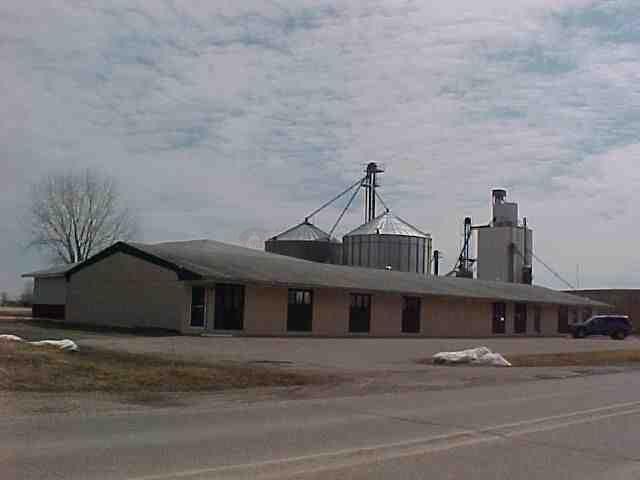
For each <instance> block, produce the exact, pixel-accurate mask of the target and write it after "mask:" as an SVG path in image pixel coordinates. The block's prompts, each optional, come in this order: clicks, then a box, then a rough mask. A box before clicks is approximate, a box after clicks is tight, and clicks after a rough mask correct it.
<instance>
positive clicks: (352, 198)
mask: <svg viewBox="0 0 640 480" xmlns="http://www.w3.org/2000/svg"><path fill="white" fill-rule="evenodd" d="M365 178H366V177H365ZM363 183H364V178H362V179H360V181H359V185H360V186H362V184H363ZM353 187H355V185H352V186H351V188H353ZM347 191H348V190H347ZM359 192H360V188H356V189H355V191H354V192H353V195H351V198H350V199H349V202H348V203H347V204H346V205H345V207H344V208H343V209H342V212H341V213H340V216H339V217H338V220H336V223H334V224H333V227H331V231H330V232H329V238H331V236H332V235H333V232H334V231H335V229H336V227H337V226H338V224H339V223H340V220H342V217H344V214H345V213H347V210H349V207H350V206H351V204H352V203H353V201H354V200H355V198H356V196H357V195H358V193H359Z"/></svg>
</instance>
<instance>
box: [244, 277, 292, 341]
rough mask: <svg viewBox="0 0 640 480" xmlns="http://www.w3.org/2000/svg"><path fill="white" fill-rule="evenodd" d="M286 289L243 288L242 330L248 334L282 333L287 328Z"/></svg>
mask: <svg viewBox="0 0 640 480" xmlns="http://www.w3.org/2000/svg"><path fill="white" fill-rule="evenodd" d="M288 291H289V290H288V289H287V288H283V287H257V286H251V285H249V286H247V287H246V288H245V308H244V331H245V333H247V334H248V335H283V334H285V333H286V330H287V307H288V299H287V296H288Z"/></svg>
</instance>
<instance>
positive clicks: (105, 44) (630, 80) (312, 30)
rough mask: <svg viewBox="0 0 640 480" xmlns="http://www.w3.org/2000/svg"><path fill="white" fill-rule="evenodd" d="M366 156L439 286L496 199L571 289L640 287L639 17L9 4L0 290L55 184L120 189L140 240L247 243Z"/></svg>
mask: <svg viewBox="0 0 640 480" xmlns="http://www.w3.org/2000/svg"><path fill="white" fill-rule="evenodd" d="M371 161H375V162H379V163H381V164H382V165H384V167H385V170H386V171H385V173H384V174H383V175H382V178H381V184H382V185H381V189H380V193H381V194H382V195H383V197H384V198H385V199H386V202H387V203H388V204H389V206H390V207H391V208H392V210H393V211H394V212H395V213H397V214H398V215H400V216H401V217H403V218H405V219H406V220H408V221H409V222H410V223H412V224H414V225H416V226H418V227H420V228H421V229H422V230H425V231H428V232H430V233H431V234H432V236H433V239H434V248H437V249H440V250H441V251H442V252H443V255H444V260H443V265H442V267H441V268H442V269H443V270H446V269H447V268H448V267H450V266H451V265H452V263H453V262H454V261H455V259H456V257H457V254H458V251H459V248H460V243H461V233H462V232H461V231H462V222H463V219H464V217H465V216H467V215H469V216H471V217H472V218H473V219H474V223H486V222H487V221H488V219H489V218H490V215H491V214H490V191H491V189H492V188H494V187H504V188H506V189H508V191H509V197H510V199H511V200H513V201H517V202H518V203H519V206H520V213H521V215H524V216H526V217H527V218H528V223H529V226H531V227H532V228H533V230H534V249H535V253H536V254H537V255H538V256H539V257H540V258H541V259H543V261H544V262H545V263H547V264H549V265H550V266H552V267H553V269H555V270H556V271H557V272H559V273H560V274H561V275H562V276H563V277H564V278H566V279H567V280H568V281H569V282H570V283H572V284H574V285H577V284H579V286H580V287H583V288H587V287H592V288H600V287H637V286H639V284H640V257H639V256H638V254H637V246H636V242H637V240H636V238H637V237H638V235H640V226H638V224H637V222H636V216H637V215H638V210H637V208H638V207H637V206H636V207H635V208H636V215H634V207H633V205H634V204H636V205H638V204H640V203H639V201H640V165H639V164H638V162H639V161H640V2H638V1H637V0H598V1H593V0H483V1H481V2H478V1H477V0H448V1H447V2H440V1H438V2H435V1H425V0H415V1H414V0H408V1H407V0H403V1H400V0H360V1H357V2H356V1H350V0H344V1H340V2H338V1H332V0H313V1H312V0H291V1H288V0H286V1H285V0H282V1H265V0H257V1H253V0H240V1H223V0H218V1H215V2H206V1H188V0H180V1H169V0H165V1H160V0H153V1H139V0H138V1H137V0H122V1H109V0H103V1H100V2H92V1H84V0H72V1H68V0H67V1H65V0H55V1H47V0H20V1H16V0H4V1H3V2H2V3H1V4H0V290H7V291H9V292H19V291H20V290H21V289H22V285H23V279H21V278H20V274H21V273H23V272H26V271H30V270H34V269H37V268H40V267H44V266H46V265H48V263H49V260H48V258H47V257H46V256H45V255H43V254H42V253H40V252H38V251H34V250H29V249H28V248H26V245H27V244H28V236H27V234H26V231H25V228H24V223H25V222H24V218H25V212H26V210H27V208H28V201H29V188H30V185H31V184H32V183H33V182H36V181H37V180H38V179H40V178H42V177H43V176H45V175H47V174H48V173H50V172H54V171H61V170H69V169H72V170H80V169H83V168H85V167H90V168H94V169H99V170H101V171H102V172H104V173H105V174H107V175H111V176H114V177H116V178H117V180H118V182H119V185H120V191H121V195H122V199H123V202H126V204H127V205H129V206H130V208H131V209H132V210H133V211H134V212H135V215H136V217H137V218H138V220H139V222H140V237H139V238H138V240H140V241H147V242H157V241H165V240H180V239H193V238H211V239H215V240H221V241H226V242H232V243H239V244H244V245H251V246H259V245H260V243H261V242H262V241H263V240H264V239H266V238H267V237H269V236H271V235H274V234H277V233H279V232H280V231H282V230H285V229H286V228H287V227H289V226H291V225H293V224H296V223H298V222H300V221H301V220H302V219H303V218H304V216H305V215H306V214H308V213H309V212H310V211H312V210H313V209H314V208H315V207H317V206H319V205H320V204H322V203H323V202H324V201H325V200H327V199H329V198H330V197H332V196H333V195H335V194H337V193H339V192H340V191H341V190H342V189H343V188H344V187H346V186H347V185H348V184H350V183H352V182H353V181H355V180H356V179H357V178H359V177H360V176H361V174H362V171H363V169H364V166H365V165H366V163H368V162H371ZM342 206H343V204H337V205H335V206H334V207H332V208H329V209H327V210H325V211H323V213H322V214H320V215H318V216H317V217H315V218H314V219H313V220H314V223H316V224H317V225H319V226H320V227H322V228H324V229H326V230H328V229H330V227H331V225H332V224H333V222H334V221H335V219H336V218H337V216H338V214H339V211H340V209H341V207H342ZM360 207H361V205H360V204H358V208H353V209H352V210H351V211H350V212H349V213H348V214H347V215H346V216H345V218H344V220H343V222H342V223H341V225H340V227H339V228H338V230H337V231H336V232H337V233H338V234H343V233H345V232H346V231H348V230H350V229H352V228H355V227H356V226H358V224H359V223H361V220H362V211H361V208H360ZM534 281H535V282H536V283H538V284H541V285H546V286H549V287H552V288H564V287H565V286H564V284H563V283H561V282H560V281H559V280H557V279H556V278H555V277H554V276H553V275H552V274H551V273H549V272H548V271H546V270H545V269H544V268H543V267H542V266H541V265H540V264H535V263H534Z"/></svg>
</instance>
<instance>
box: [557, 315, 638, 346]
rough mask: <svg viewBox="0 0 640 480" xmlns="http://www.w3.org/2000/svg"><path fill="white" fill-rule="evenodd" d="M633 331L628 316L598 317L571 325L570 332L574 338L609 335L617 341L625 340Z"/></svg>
mask: <svg viewBox="0 0 640 480" xmlns="http://www.w3.org/2000/svg"><path fill="white" fill-rule="evenodd" d="M631 329H632V327H631V320H629V317H628V316H626V315H596V316H593V317H591V318H589V319H588V320H585V321H584V322H578V323H572V324H571V325H569V331H570V332H571V334H572V335H573V336H574V338H584V337H586V336H588V335H608V336H610V337H611V338H615V339H617V340H624V338H625V337H626V336H627V335H629V334H630V333H631Z"/></svg>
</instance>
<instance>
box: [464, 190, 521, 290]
mask: <svg viewBox="0 0 640 480" xmlns="http://www.w3.org/2000/svg"><path fill="white" fill-rule="evenodd" d="M492 199H493V202H492V203H493V205H492V207H493V216H492V220H491V223H490V224H489V225H487V226H483V227H481V228H478V252H477V256H478V265H477V272H478V273H477V278H478V279H480V280H494V281H499V282H511V283H527V284H531V282H532V268H531V258H532V252H533V233H532V231H531V230H530V229H529V228H527V219H526V218H525V219H524V220H523V223H522V224H520V223H519V221H518V204H517V203H514V202H507V201H506V199H507V191H506V190H503V189H496V190H493V192H492Z"/></svg>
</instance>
